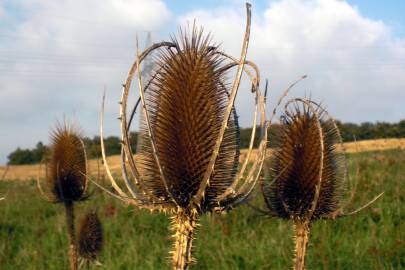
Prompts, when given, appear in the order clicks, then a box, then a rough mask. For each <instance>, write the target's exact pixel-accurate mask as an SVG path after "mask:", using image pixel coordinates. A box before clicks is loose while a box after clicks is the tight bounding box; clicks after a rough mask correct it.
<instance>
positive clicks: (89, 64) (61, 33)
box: [0, 0, 172, 163]
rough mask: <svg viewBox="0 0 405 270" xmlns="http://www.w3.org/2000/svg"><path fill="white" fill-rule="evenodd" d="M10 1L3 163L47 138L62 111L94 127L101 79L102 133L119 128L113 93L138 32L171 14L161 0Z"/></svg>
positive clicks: (1, 95) (2, 83)
mask: <svg viewBox="0 0 405 270" xmlns="http://www.w3.org/2000/svg"><path fill="white" fill-rule="evenodd" d="M9 4H10V5H11V4H12V5H13V6H14V7H16V8H15V10H9V11H8V14H5V15H6V16H5V18H7V19H8V21H7V20H5V23H6V25H5V27H1V25H0V59H1V61H0V102H1V106H0V107H1V111H2V113H1V114H0V122H1V123H2V125H3V126H4V125H6V126H7V128H6V129H5V128H2V131H0V134H1V138H2V142H1V143H0V153H1V155H0V163H2V162H5V161H6V155H7V154H8V153H10V152H11V151H12V150H13V149H15V148H16V147H17V146H21V147H33V146H34V145H35V143H36V142H37V141H39V140H43V141H44V140H45V141H46V140H47V139H48V134H49V129H50V128H51V127H52V125H53V124H54V123H55V122H56V120H58V119H59V120H60V119H61V118H62V117H63V115H66V116H67V118H73V119H74V120H75V121H77V122H78V123H79V125H81V126H83V129H84V132H85V134H86V135H88V136H93V135H95V134H97V133H98V119H99V107H100V103H101V95H102V91H103V88H104V86H106V87H107V90H108V100H107V104H106V106H107V108H106V115H107V116H106V117H107V120H108V124H109V125H108V126H107V127H108V130H107V134H108V133H109V134H111V133H113V132H115V133H118V132H116V131H117V127H118V125H117V124H118V123H117V121H116V117H117V116H118V112H117V101H118V99H119V92H120V89H121V83H122V82H123V81H124V80H125V78H126V73H127V71H128V68H129V66H130V64H131V63H132V61H133V60H134V56H135V38H136V35H137V34H138V35H139V36H140V41H143V40H144V37H145V31H154V33H156V32H157V31H159V30H161V29H162V28H164V27H165V24H167V22H169V21H170V20H171V17H172V14H171V12H170V10H169V9H168V8H167V7H166V5H165V4H164V2H162V1H160V0H137V1H130V0H114V1H113V0H109V1H108V0H102V1H100V0H87V1H72V0H61V1H52V0H41V1H39V0H18V1H13V2H11V1H10V2H9ZM0 7H1V6H0ZM1 10H2V9H0V11H1ZM6 11H7V10H6ZM1 14H2V13H0V16H1ZM16 17H18V19H17V18H16ZM154 38H156V36H154ZM143 45H144V44H143V43H140V46H141V47H143Z"/></svg>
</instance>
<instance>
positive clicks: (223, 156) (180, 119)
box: [101, 4, 267, 269]
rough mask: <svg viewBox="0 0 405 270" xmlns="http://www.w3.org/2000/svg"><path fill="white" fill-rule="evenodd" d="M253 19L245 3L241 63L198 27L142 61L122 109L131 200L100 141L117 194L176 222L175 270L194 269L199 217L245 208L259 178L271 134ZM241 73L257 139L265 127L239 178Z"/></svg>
mask: <svg viewBox="0 0 405 270" xmlns="http://www.w3.org/2000/svg"><path fill="white" fill-rule="evenodd" d="M250 16H251V12H250V5H249V4H247V26H246V32H245V38H244V41H243V46H242V53H241V57H240V59H235V58H233V57H231V56H229V55H227V54H226V53H224V52H222V51H220V49H219V47H217V46H215V45H212V44H211V39H210V37H209V36H204V35H203V34H202V30H198V29H197V28H196V27H195V26H193V29H192V30H191V31H190V32H191V33H188V32H187V31H185V32H182V31H181V33H180V37H179V38H172V41H170V42H161V43H157V44H154V45H152V46H151V47H149V48H147V49H146V50H145V51H144V52H142V53H141V54H139V55H138V58H137V59H136V61H135V62H134V64H133V66H132V67H131V69H130V71H129V75H128V78H127V81H126V82H125V84H124V86H123V92H122V99H121V102H120V104H121V106H120V121H121V136H122V154H121V157H122V162H121V166H122V172H123V178H124V182H125V183H126V187H127V189H128V191H129V194H127V193H125V192H124V191H123V189H122V188H121V187H120V186H119V185H118V184H117V182H116V181H115V180H114V178H113V177H112V175H111V172H110V169H109V167H108V162H107V160H106V159H105V155H104V152H105V151H104V145H103V141H102V140H101V143H102V153H103V158H104V164H105V167H106V171H107V175H108V176H109V178H110V180H111V182H112V186H113V187H114V189H115V191H116V193H114V194H112V195H113V196H116V197H118V198H120V199H121V200H123V201H125V202H127V203H130V204H134V205H136V206H138V207H140V208H145V209H149V210H157V211H162V212H166V213H169V214H170V215H171V217H172V230H173V232H174V236H173V238H174V248H173V251H172V252H171V253H172V264H173V269H188V268H189V266H190V264H191V263H192V261H193V259H192V254H191V252H192V240H193V237H194V230H195V228H196V226H197V223H198V219H199V217H200V215H202V214H204V213H206V212H214V211H217V212H220V211H224V210H228V209H230V208H233V207H235V206H236V205H238V204H240V203H241V202H243V201H244V200H245V199H246V198H247V197H248V196H249V194H250V193H251V191H252V190H253V187H254V185H255V183H256V181H257V179H258V178H259V174H260V170H261V167H262V164H263V161H264V155H265V149H266V141H267V139H266V137H267V129H265V128H264V125H265V119H264V117H265V112H264V110H265V108H264V99H265V98H264V96H262V95H261V93H260V91H259V89H258V85H259V73H258V70H257V68H256V66H255V65H254V64H253V63H251V62H250V61H247V60H246V53H247V47H248V42H249V34H250ZM151 52H153V53H154V57H155V59H156V62H157V65H156V69H155V71H154V74H153V76H151V78H150V79H149V80H148V81H147V82H146V83H145V84H143V82H142V77H141V71H140V69H139V67H140V65H141V63H142V61H144V59H145V58H146V57H148V55H150V54H151ZM234 67H235V68H237V71H236V77H235V79H234V81H233V83H232V84H230V83H229V82H227V78H226V75H227V71H229V70H230V69H232V68H234ZM243 72H245V73H246V74H247V75H248V77H249V78H250V80H251V85H252V94H253V95H254V98H255V99H254V100H255V102H256V104H255V105H256V112H255V115H254V117H253V127H254V129H253V133H252V138H254V136H255V132H256V126H257V125H258V124H259V125H260V126H261V127H262V129H261V130H262V134H261V135H262V136H261V137H262V138H261V141H260V143H259V155H258V158H257V159H256V160H255V161H254V163H253V166H252V167H251V168H250V169H249V171H247V163H248V160H249V156H250V153H251V150H252V146H253V140H252V141H251V144H250V148H249V152H248V155H247V157H246V160H245V162H243V163H242V168H241V170H240V171H239V172H238V170H237V168H238V164H239V127H238V122H237V116H236V112H235V107H234V101H235V97H236V94H237V91H238V87H239V84H240V80H241V76H242V73H243ZM135 74H137V77H138V88H139V91H140V98H139V100H138V102H137V103H136V105H135V106H134V108H133V110H132V112H131V116H130V117H128V116H127V107H128V104H127V103H128V102H127V101H128V94H129V91H130V87H131V82H132V79H133V77H134V75H135ZM103 103H104V102H103ZM138 104H141V106H142V117H141V132H140V135H139V136H140V141H141V143H140V145H139V146H138V152H137V155H136V158H134V154H133V150H132V149H131V146H130V144H129V140H130V138H129V128H130V125H131V122H132V119H133V115H134V113H135V110H136V108H137V106H138ZM259 118H260V120H258V119H259ZM102 119H103V118H102ZM102 130H103V122H102V124H101V131H102ZM102 137H103V134H102V133H101V138H102Z"/></svg>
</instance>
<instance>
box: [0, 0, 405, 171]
mask: <svg viewBox="0 0 405 270" xmlns="http://www.w3.org/2000/svg"><path fill="white" fill-rule="evenodd" d="M252 5H253V13H252V15H253V24H252V33H251V43H250V47H249V53H248V58H249V59H250V60H252V61H254V62H256V63H257V64H258V66H259V68H260V69H261V73H262V77H263V78H269V79H270V83H271V84H270V85H271V89H270V90H271V92H270V98H269V106H270V107H271V106H272V105H273V104H274V102H275V100H276V99H277V96H278V94H279V93H280V92H281V91H282V89H283V88H285V87H286V86H287V85H289V84H290V83H291V82H292V81H294V80H295V79H296V78H298V77H299V76H301V75H303V74H307V75H308V79H306V80H305V81H303V82H302V83H301V84H300V85H299V86H298V87H297V89H294V95H296V96H303V95H311V96H312V98H314V99H315V100H317V101H323V102H324V104H326V105H327V106H328V109H329V111H330V112H331V114H332V115H333V116H334V117H336V118H337V119H340V120H343V121H346V122H347V121H351V122H357V123H359V122H364V121H372V122H375V121H389V122H396V121H399V120H400V119H404V118H405V106H404V104H405V16H403V10H405V1H366V0H356V1H355V0H348V1H338V0H308V1H300V0H279V1H252ZM194 20H196V22H197V24H198V25H202V26H204V28H205V29H206V30H207V31H210V32H211V33H212V34H213V36H214V40H215V41H216V42H218V43H220V44H221V46H222V49H223V50H225V51H227V52H228V53H230V54H233V55H234V56H239V54H240V46H241V40H242V36H243V30H244V24H245V10H244V1H240V0H222V1H214V0H208V1H186V0H167V1H162V0H136V1H135V0H85V1H72V0H59V1H54V0H0V123H1V124H2V127H3V128H2V129H0V164H1V163H4V162H6V161H7V155H8V154H9V153H10V152H11V151H12V150H14V149H15V148H16V147H22V148H32V147H34V146H35V144H36V142H38V141H43V142H45V143H47V142H48V138H49V130H50V129H51V128H52V127H53V126H54V124H55V122H56V121H57V120H61V119H63V117H66V118H68V119H71V120H72V121H74V122H77V124H78V125H80V126H82V127H83V132H84V134H85V135H86V136H94V135H96V134H98V129H99V125H98V121H99V109H100V108H99V107H100V101H101V95H102V91H103V89H104V88H106V89H107V103H106V133H107V135H118V134H119V128H118V123H117V121H116V118H117V116H118V115H117V114H118V106H117V101H118V99H119V96H120V84H121V83H122V82H123V81H124V80H125V78H126V74H127V71H128V69H129V67H130V65H131V63H132V61H133V60H134V55H135V50H134V48H135V37H136V35H138V36H139V38H140V44H141V46H142V45H143V44H144V43H145V36H146V31H151V32H152V38H153V41H160V40H167V39H168V38H169V35H170V34H172V33H176V32H177V28H178V26H184V25H186V24H187V22H192V21H194ZM242 86H243V85H242ZM135 90H136V89H134V95H135V92H136V91H135ZM251 101H252V99H251V96H250V95H249V92H248V91H245V89H244V88H243V87H242V88H241V90H240V93H239V96H238V98H237V110H238V112H239V114H240V117H241V118H240V119H241V124H242V126H248V125H249V123H250V112H251V110H252V102H251ZM4 127H5V128H4Z"/></svg>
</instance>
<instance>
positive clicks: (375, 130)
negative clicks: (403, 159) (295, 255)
mask: <svg viewBox="0 0 405 270" xmlns="http://www.w3.org/2000/svg"><path fill="white" fill-rule="evenodd" d="M336 123H337V125H338V127H339V129H340V131H341V134H342V139H343V141H344V142H349V141H353V140H354V139H356V140H370V139H381V138H404V137H405V120H401V121H399V122H398V123H387V122H377V123H370V122H365V123H361V124H354V123H342V122H340V121H337V122H336ZM277 130H278V125H276V124H274V125H272V127H271V128H270V134H269V137H270V138H271V134H272V133H275V132H277ZM251 132H252V129H251V128H241V129H240V134H239V135H240V136H239V137H240V146H241V148H247V147H248V146H249V143H250V134H251ZM260 132H261V131H260V129H257V130H256V136H255V137H256V140H255V142H257V141H258V138H259V137H260ZM130 138H131V146H132V149H133V150H134V151H136V145H137V139H138V136H137V133H135V132H133V133H131V137H130ZM83 141H84V144H85V145H86V151H87V156H88V158H100V157H101V150H100V149H101V148H100V137H99V136H95V137H93V138H92V139H91V138H84V140H83ZM104 144H105V148H106V155H107V156H109V155H118V154H120V152H121V142H120V139H119V138H118V137H115V136H110V137H106V138H105V140H104ZM255 146H257V144H255ZM270 146H271V140H270ZM47 150H48V148H47V146H45V145H44V144H43V143H42V142H39V143H37V145H36V147H35V148H34V149H21V148H17V149H16V150H15V151H13V152H12V153H10V154H9V155H8V164H10V165H20V164H34V163H39V162H41V161H42V160H43V159H44V157H45V155H46V153H47Z"/></svg>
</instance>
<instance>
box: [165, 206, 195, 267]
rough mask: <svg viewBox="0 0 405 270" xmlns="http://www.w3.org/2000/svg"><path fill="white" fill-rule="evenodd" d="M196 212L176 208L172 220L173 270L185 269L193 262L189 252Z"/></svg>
mask: <svg viewBox="0 0 405 270" xmlns="http://www.w3.org/2000/svg"><path fill="white" fill-rule="evenodd" d="M197 219H198V213H197V211H196V210H185V209H182V208H178V210H177V212H176V214H175V216H174V217H173V221H172V229H173V231H175V235H174V241H175V243H174V250H173V251H172V252H171V253H172V263H173V269H174V270H187V269H189V267H190V265H191V264H192V263H193V262H194V260H193V258H192V254H191V249H192V242H193V239H194V230H195V228H196V227H197Z"/></svg>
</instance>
